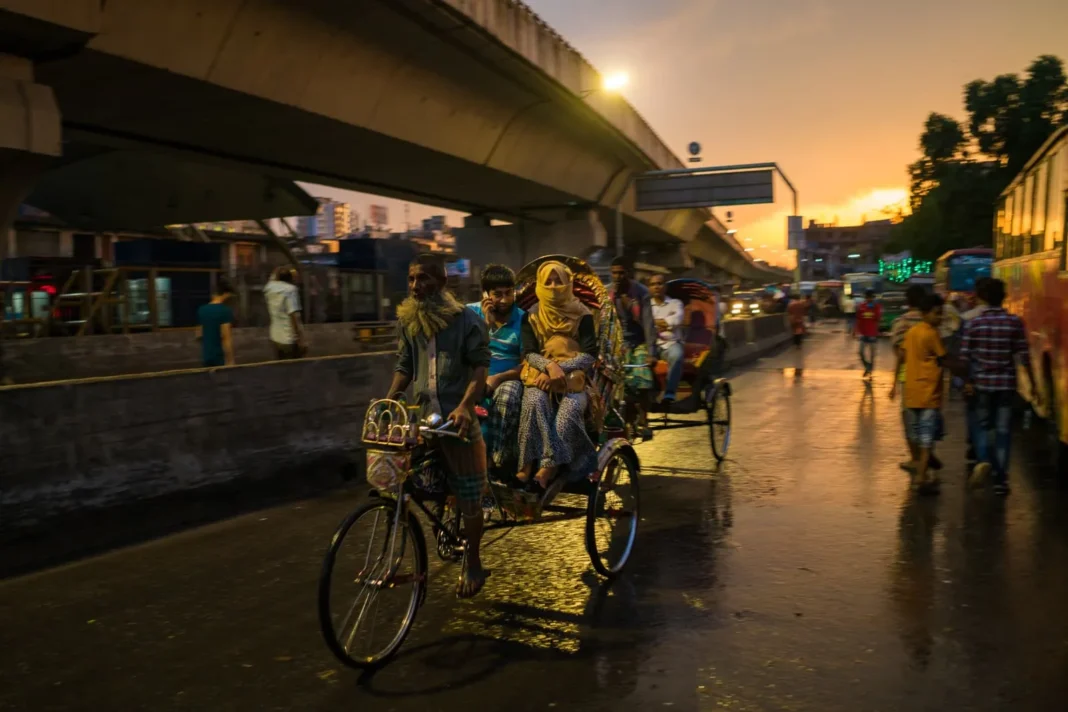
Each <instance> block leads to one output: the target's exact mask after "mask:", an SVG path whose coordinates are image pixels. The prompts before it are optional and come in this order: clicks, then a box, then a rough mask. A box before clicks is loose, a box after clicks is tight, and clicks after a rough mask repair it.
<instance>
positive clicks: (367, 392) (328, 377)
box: [0, 354, 394, 575]
mask: <svg viewBox="0 0 1068 712" xmlns="http://www.w3.org/2000/svg"><path fill="white" fill-rule="evenodd" d="M393 365H394V357H393V356H392V355H389V354H374V355H358V356H347V357H335V358H322V359H304V360H299V361H289V362H284V363H271V364H262V365H254V366H245V367H242V366H238V367H235V368H228V369H218V370H212V371H206V370H196V371H185V372H175V373H163V374H154V375H152V376H139V377H120V378H108V379H96V380H87V381H80V382H64V383H56V384H43V385H37V386H11V387H6V388H0V452H2V453H3V460H2V469H0V575H3V574H4V573H11V572H12V571H18V570H23V569H26V568H32V567H37V566H41V565H45V564H47V563H50V562H52V561H55V560H60V559H62V558H67V557H70V556H72V555H78V554H81V553H86V552H89V551H93V550H100V549H102V548H107V547H111V546H115V545H118V544H123V543H128V542H130V541H135V540H138V539H144V538H148V537H151V536H155V535H159V534H162V533H165V532H167V531H173V530H174V529H176V528H181V527H184V526H189V525H191V524H195V523H199V522H202V521H206V520H211V519H218V518H221V517H226V516H231V515H233V514H235V513H237V512H239V511H241V510H242V509H247V508H249V507H254V506H259V505H260V504H262V503H263V502H264V501H265V498H269V497H275V496H277V497H282V496H286V497H291V496H294V495H299V494H301V493H313V492H321V491H323V489H325V488H329V487H336V486H338V485H339V484H340V482H341V481H342V475H343V474H344V473H349V474H354V475H359V473H360V472H362V466H363V456H362V453H360V452H359V424H360V422H361V420H362V418H363V415H364V409H365V408H366V404H367V402H368V401H369V400H370V399H371V398H372V397H373V396H375V395H381V393H382V391H383V390H385V389H386V388H387V387H388V382H389V378H390V377H391V373H392V370H393Z"/></svg>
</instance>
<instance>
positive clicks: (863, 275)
mask: <svg viewBox="0 0 1068 712" xmlns="http://www.w3.org/2000/svg"><path fill="white" fill-rule="evenodd" d="M842 283H843V285H844V288H843V292H842V296H843V297H845V298H846V299H859V298H861V297H863V296H864V293H865V292H866V291H868V290H869V289H872V290H875V293H876V294H882V291H883V278H882V277H880V276H879V275H878V274H875V273H874V272H851V273H849V274H844V275H842Z"/></svg>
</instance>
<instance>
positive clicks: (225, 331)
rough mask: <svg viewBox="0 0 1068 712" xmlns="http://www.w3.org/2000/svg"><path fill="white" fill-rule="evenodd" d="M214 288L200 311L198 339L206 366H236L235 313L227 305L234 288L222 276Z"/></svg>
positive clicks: (198, 316)
mask: <svg viewBox="0 0 1068 712" xmlns="http://www.w3.org/2000/svg"><path fill="white" fill-rule="evenodd" d="M214 291H215V293H214V294H213V295H212V298H211V302H210V303H208V304H205V305H204V306H202V307H200V309H198V310H197V324H199V326H198V327H197V338H198V339H200V349H201V358H202V362H203V364H204V367H205V368H212V367H215V366H233V365H234V340H233V324H234V312H233V310H232V309H230V307H228V306H227V305H226V303H227V302H228V301H230V298H231V297H233V296H234V290H233V288H232V287H231V286H230V283H229V282H227V281H226V279H225V278H223V277H220V278H219V280H218V282H217V283H216V285H215V290H214Z"/></svg>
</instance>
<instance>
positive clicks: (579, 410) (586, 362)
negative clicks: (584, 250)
mask: <svg viewBox="0 0 1068 712" xmlns="http://www.w3.org/2000/svg"><path fill="white" fill-rule="evenodd" d="M572 284H573V276H572V274H571V270H569V269H568V268H567V266H566V265H564V264H563V263H561V262H554V261H550V262H545V263H544V264H542V265H541V267H539V268H538V275H537V283H536V285H535V292H536V294H537V295H538V303H537V304H535V305H534V307H533V308H532V309H531V310H530V312H529V313H528V314H527V315H526V317H525V318H524V320H523V327H522V332H521V334H522V336H521V338H522V342H523V361H524V364H525V367H524V373H523V379H522V380H523V383H524V385H525V386H526V390H525V391H524V393H523V408H522V412H521V414H520V421H519V463H520V467H521V469H520V472H519V474H518V478H519V480H520V481H521V482H527V483H530V484H531V486H532V487H537V488H541V489H546V488H547V487H548V486H549V484H550V483H551V482H552V480H553V479H554V478H555V477H556V474H557V472H558V470H559V468H560V467H561V466H563V465H567V466H569V467H570V469H571V470H572V471H575V472H582V473H583V474H585V473H586V471H587V470H588V469H590V468H592V466H593V463H594V461H595V459H596V450H595V448H594V445H593V442H592V441H591V440H590V438H589V436H588V435H587V434H586V425H585V413H586V405H587V398H586V392H585V381H586V378H587V377H588V375H589V374H588V373H587V372H588V371H589V369H590V367H591V366H593V364H594V362H595V361H596V360H597V326H596V324H595V323H594V319H593V315H592V314H590V311H589V310H588V309H587V308H586V307H585V306H583V304H582V302H580V301H579V300H578V297H576V296H575V293H574V290H573V289H572ZM535 466H537V468H538V469H537V472H536V473H535V472H534V468H535Z"/></svg>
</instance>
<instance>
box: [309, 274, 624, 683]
mask: <svg viewBox="0 0 1068 712" xmlns="http://www.w3.org/2000/svg"><path fill="white" fill-rule="evenodd" d="M550 259H552V260H557V261H560V262H563V263H565V264H567V265H568V267H569V268H570V269H571V271H572V273H573V274H574V289H575V294H576V296H578V298H579V299H580V300H581V301H582V302H583V303H584V304H585V305H586V306H587V307H588V308H589V309H590V310H591V311H592V312H593V313H594V316H595V319H596V322H597V336H598V344H599V346H598V348H599V356H598V361H597V364H596V366H595V367H594V373H593V375H592V377H591V378H590V379H589V384H588V387H587V393H588V395H589V396H590V402H591V407H590V409H589V411H590V412H589V414H588V417H587V431H588V433H589V434H590V436H591V438H592V439H593V442H594V444H595V445H597V447H598V450H597V465H596V469H595V470H594V471H593V472H585V473H562V474H561V476H560V477H558V478H557V480H556V482H554V484H553V485H551V486H550V488H549V491H548V492H547V493H546V494H545V495H544V496H540V495H536V494H533V493H530V492H527V491H524V490H522V489H519V488H516V487H514V486H512V485H511V484H510V483H509V480H510V479H511V477H512V476H514V473H515V472H516V470H515V469H514V468H513V469H511V470H510V472H493V471H491V472H490V478H489V479H490V490H491V492H490V497H491V498H492V501H493V511H492V513H487V519H488V520H489V521H488V522H487V524H486V526H485V532H486V533H489V532H491V531H493V530H495V529H503V528H509V527H515V526H520V525H524V524H533V523H537V522H547V521H559V520H562V519H570V518H579V517H584V518H585V520H586V524H585V544H586V551H587V553H588V554H589V557H590V561H591V563H592V564H593V567H594V569H596V570H597V572H598V573H600V574H601V575H602V576H604V577H606V578H612V577H614V576H616V575H617V574H619V572H620V571H621V570H622V569H623V567H624V565H625V564H626V563H627V560H628V559H629V558H630V554H631V551H632V550H633V547H634V542H635V539H636V537H637V532H638V506H639V496H638V495H639V488H638V473H639V462H638V457H637V454H636V453H635V452H634V449H633V447H632V446H631V443H630V442H629V441H628V440H627V439H626V437H625V432H626V430H625V427H624V424H623V420H622V418H621V417H620V416H619V414H618V407H619V406H620V401H621V398H622V396H623V380H624V379H623V373H624V372H623V369H622V356H623V341H622V333H623V332H622V327H621V325H620V323H619V320H618V318H617V316H616V313H615V310H614V308H613V307H612V304H611V301H610V300H609V299H608V294H607V292H606V290H605V288H604V286H603V285H602V284H601V282H600V280H599V279H598V278H597V276H596V274H594V272H593V270H592V269H590V267H589V266H588V265H587V264H586V263H585V262H583V261H582V260H579V259H576V258H573V257H563V256H546V257H542V258H539V259H538V260H535V261H534V262H531V263H530V264H528V265H527V266H526V267H524V268H523V269H522V270H521V271H520V272H519V274H518V275H517V282H518V283H517V287H516V291H517V299H516V302H517V303H518V304H519V305H520V306H522V307H530V306H531V305H532V304H533V303H534V302H535V301H536V299H537V298H536V296H535V294H534V280H535V276H536V274H537V270H538V267H539V266H540V265H541V264H542V263H543V262H544V261H546V260H550ZM419 410H420V409H419V407H418V406H408V405H407V404H406V403H404V402H402V401H399V400H390V399H381V400H375V401H372V402H371V405H370V407H369V409H368V411H367V417H366V419H365V420H364V423H363V442H364V443H365V444H366V446H367V461H368V465H367V479H368V483H369V484H370V485H371V486H372V487H373V491H372V493H371V494H372V496H371V497H370V498H369V499H368V500H367V501H366V502H364V503H362V504H361V505H360V506H359V507H357V508H356V509H355V510H354V511H353V512H352V513H351V514H349V515H348V516H347V517H346V518H345V519H344V520H343V521H342V522H341V524H340V525H339V526H338V528H337V530H336V531H335V533H334V536H333V538H332V540H331V542H330V546H329V548H328V550H327V554H326V557H325V560H324V562H323V568H322V572H321V575H320V580H319V623H320V628H321V630H322V633H323V637H324V638H325V640H326V644H327V646H328V647H329V648H330V650H331V652H332V653H333V654H334V655H335V656H336V657H337V658H338V659H339V660H340V661H341V662H342V663H344V664H346V665H348V666H350V667H354V668H373V667H377V666H379V665H382V664H383V663H385V662H387V661H388V660H389V658H390V657H392V656H393V655H394V654H395V653H396V652H397V650H398V649H399V648H400V646H401V644H402V643H403V642H404V639H405V637H406V636H407V635H408V633H409V631H410V630H411V628H412V625H413V624H414V622H415V617H416V614H417V613H418V610H419V608H420V606H421V605H422V604H423V603H424V601H425V600H426V595H427V576H428V563H429V562H428V556H427V544H426V539H425V537H424V534H423V527H422V525H421V524H420V521H419V519H418V518H417V516H416V514H415V511H414V509H413V507H412V505H415V508H418V509H419V510H421V511H422V512H423V514H424V515H425V516H426V518H427V519H428V520H429V521H430V523H431V528H432V531H433V534H434V544H435V549H436V553H437V555H438V556H439V557H440V558H441V559H443V560H446V561H448V560H452V561H456V560H459V561H461V562H462V561H463V556H464V552H465V551H466V548H465V546H464V540H463V534H462V531H461V527H460V517H459V514H458V512H457V510H456V507H455V505H454V502H453V500H451V498H450V497H449V496H448V493H447V491H446V489H445V486H444V472H443V470H442V462H441V459H440V455H439V452H438V451H437V449H436V448H435V447H434V444H435V442H436V441H437V440H438V439H439V438H447V437H459V436H458V435H457V434H456V433H455V432H452V431H451V430H450V427H449V426H450V425H451V423H448V422H445V423H443V422H442V418H441V415H440V414H436V413H433V414H430V415H429V416H427V417H425V418H422V419H420V417H419ZM583 500H584V501H583ZM368 527H369V529H370V532H369V537H367V535H366V534H364V533H363V530H364V529H365V528H368ZM361 534H363V536H364V537H365V538H366V539H367V540H366V543H365V544H363V545H360V544H359V543H358V542H357V543H354V542H356V540H357V538H358V537H359V535H361ZM383 609H387V610H386V616H385V617H386V620H387V622H385V623H384V624H382V625H380V624H379V621H380V618H379V617H378V616H377V614H378V613H380V612H381V611H382V610H383ZM376 635H377V636H378V637H377V638H376ZM376 641H377V642H376Z"/></svg>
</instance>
